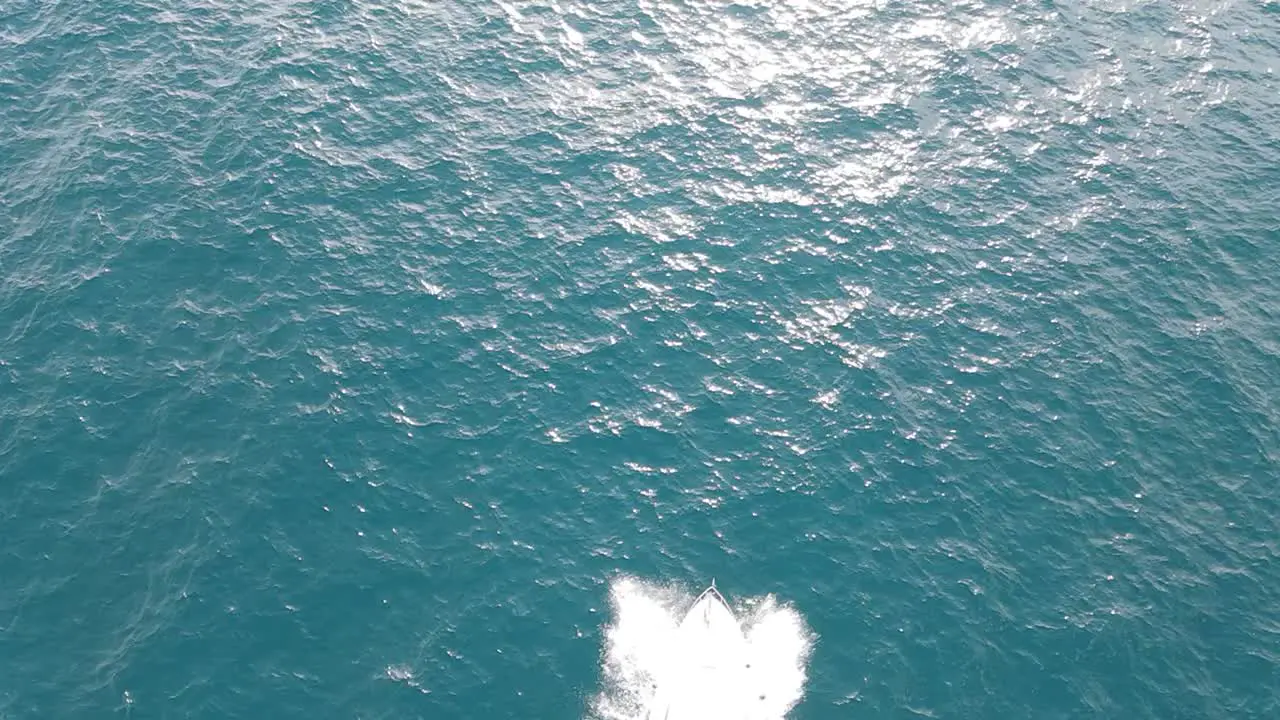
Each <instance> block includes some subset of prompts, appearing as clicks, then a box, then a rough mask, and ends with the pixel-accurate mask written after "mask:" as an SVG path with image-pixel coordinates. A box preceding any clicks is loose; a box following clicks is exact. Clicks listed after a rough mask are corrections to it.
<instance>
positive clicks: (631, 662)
mask: <svg viewBox="0 0 1280 720" xmlns="http://www.w3.org/2000/svg"><path fill="white" fill-rule="evenodd" d="M699 589H701V588H699ZM693 600H694V598H693V596H692V595H690V594H689V593H688V592H686V591H684V590H681V589H678V588H673V587H669V586H663V585H658V584H654V583H648V582H644V581H641V580H638V579H635V578H629V577H621V578H618V579H617V580H615V581H614V582H613V584H612V586H611V587H610V602H611V605H612V612H613V615H612V617H611V618H610V622H609V625H608V626H606V627H605V645H604V652H603V660H602V664H603V667H602V672H601V674H602V681H603V687H602V689H601V691H600V693H599V694H598V695H597V696H596V697H595V698H594V701H593V703H592V706H591V717H592V718H594V719H595V720H650V712H651V711H654V710H655V708H659V707H660V706H662V707H665V706H666V704H667V703H671V702H672V701H673V698H672V697H671V694H672V693H673V692H676V693H679V694H680V695H681V696H680V697H678V698H674V701H675V704H678V705H681V706H683V707H685V708H705V707H714V708H715V712H714V717H711V718H708V720H782V718H784V717H785V716H786V714H787V712H788V711H789V710H790V709H791V708H792V707H794V706H795V704H796V703H797V702H799V700H800V698H801V696H802V695H803V694H804V683H805V665H806V663H807V661H808V658H809V650H810V648H811V647H812V644H813V634H812V633H811V632H810V631H809V629H808V627H807V626H806V625H805V622H804V618H803V617H801V615H800V613H799V612H797V611H796V610H795V609H794V608H792V607H790V606H787V605H782V604H779V603H778V602H777V600H776V599H775V598H774V597H773V596H772V595H768V596H765V597H762V598H752V599H750V600H747V601H745V602H734V603H733V605H734V608H733V610H734V613H735V615H736V616H737V617H738V619H739V620H740V621H741V622H742V629H743V634H744V636H745V643H744V642H743V638H742V637H738V638H736V639H734V638H729V637H723V638H717V637H715V636H713V635H709V634H704V635H699V636H697V637H696V639H695V640H694V641H695V642H698V643H702V644H713V645H719V644H723V645H724V647H685V645H687V644H688V643H689V642H690V639H689V636H688V635H680V634H678V633H677V632H676V629H677V628H678V627H679V625H680V621H681V620H682V619H683V618H684V615H685V613H686V612H687V611H688V610H689V607H690V606H691V605H692V603H693ZM730 653H731V654H732V655H733V656H735V657H737V656H738V655H739V654H740V655H741V662H740V664H738V665H736V666H735V671H734V672H726V673H723V675H722V676H720V677H719V678H717V679H716V681H715V682H712V683H689V682H681V675H682V674H684V673H685V672H686V670H687V666H688V664H689V658H690V657H707V656H720V655H724V654H730ZM655 715H657V716H658V720H661V710H658V711H657V712H655Z"/></svg>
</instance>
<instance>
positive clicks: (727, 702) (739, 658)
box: [646, 583, 762, 720]
mask: <svg viewBox="0 0 1280 720" xmlns="http://www.w3.org/2000/svg"><path fill="white" fill-rule="evenodd" d="M673 649H674V651H673V653H672V655H671V658H670V662H669V663H668V666H667V667H666V668H664V672H663V673H662V675H661V676H660V677H657V678H655V680H656V685H657V687H656V689H655V692H654V696H653V700H652V702H651V703H650V705H649V712H648V714H647V717H646V720H742V719H745V718H752V717H755V716H756V715H755V713H754V712H753V711H755V710H757V709H758V708H757V706H756V701H757V695H756V694H755V693H756V690H755V689H754V688H753V687H752V685H751V683H750V682H749V676H750V672H751V660H750V656H749V653H748V650H749V647H748V644H747V638H746V635H745V634H743V630H742V623H741V622H740V621H739V620H738V618H737V617H735V616H734V614H733V610H731V609H730V608H729V604H728V603H727V602H725V600H724V597H723V596H721V595H720V591H719V590H716V586H715V583H712V584H711V587H709V588H707V589H706V590H704V591H702V594H701V595H699V596H698V599H697V600H695V601H694V603H693V607H691V608H690V609H689V612H688V613H686V614H685V616H684V619H683V620H682V621H681V622H680V626H679V627H678V628H677V630H676V635H675V644H674V648H673ZM760 699H762V698H760Z"/></svg>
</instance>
